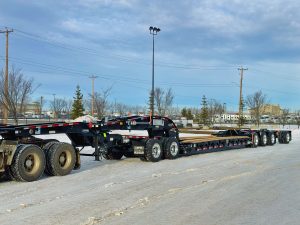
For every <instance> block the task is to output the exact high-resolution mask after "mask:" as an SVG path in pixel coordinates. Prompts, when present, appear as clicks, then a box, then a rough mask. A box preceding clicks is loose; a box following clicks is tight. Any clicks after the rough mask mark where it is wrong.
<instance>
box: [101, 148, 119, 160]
mask: <svg viewBox="0 0 300 225" xmlns="http://www.w3.org/2000/svg"><path fill="white" fill-rule="evenodd" d="M103 157H104V158H105V159H106V160H120V159H121V158H122V157H123V153H122V152H119V151H113V150H109V151H108V152H107V153H106V154H104V155H103Z"/></svg>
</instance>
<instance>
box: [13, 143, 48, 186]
mask: <svg viewBox="0 0 300 225" xmlns="http://www.w3.org/2000/svg"><path fill="white" fill-rule="evenodd" d="M45 166H46V159H45V154H44V152H43V150H42V149H41V148H40V147H38V146H37V145H19V146H18V147H17V149H16V152H15V154H14V157H13V160H12V164H11V166H10V170H11V175H12V176H13V178H14V179H15V180H16V181H28V182H31V181H35V180H37V179H39V178H40V177H41V176H42V174H43V172H44V170H45Z"/></svg>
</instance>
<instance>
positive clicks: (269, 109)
mask: <svg viewBox="0 0 300 225" xmlns="http://www.w3.org/2000/svg"><path fill="white" fill-rule="evenodd" d="M281 113H282V110H281V108H280V105H273V104H266V105H264V107H263V108H262V114H263V115H272V116H280V115H281Z"/></svg>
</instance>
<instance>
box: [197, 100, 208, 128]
mask: <svg viewBox="0 0 300 225" xmlns="http://www.w3.org/2000/svg"><path fill="white" fill-rule="evenodd" d="M199 117H200V118H199V119H200V122H201V123H203V124H204V125H206V126H207V125H209V119H208V117H209V115H208V106H207V99H206V97H205V95H203V97H202V102H201V111H200V115H199Z"/></svg>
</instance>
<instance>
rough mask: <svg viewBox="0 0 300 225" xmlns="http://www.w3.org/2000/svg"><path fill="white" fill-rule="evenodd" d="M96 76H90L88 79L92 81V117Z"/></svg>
mask: <svg viewBox="0 0 300 225" xmlns="http://www.w3.org/2000/svg"><path fill="white" fill-rule="evenodd" d="M97 77H98V76H94V75H93V76H90V77H89V78H90V79H92V116H94V102H95V87H94V85H95V79H96V78H97Z"/></svg>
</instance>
